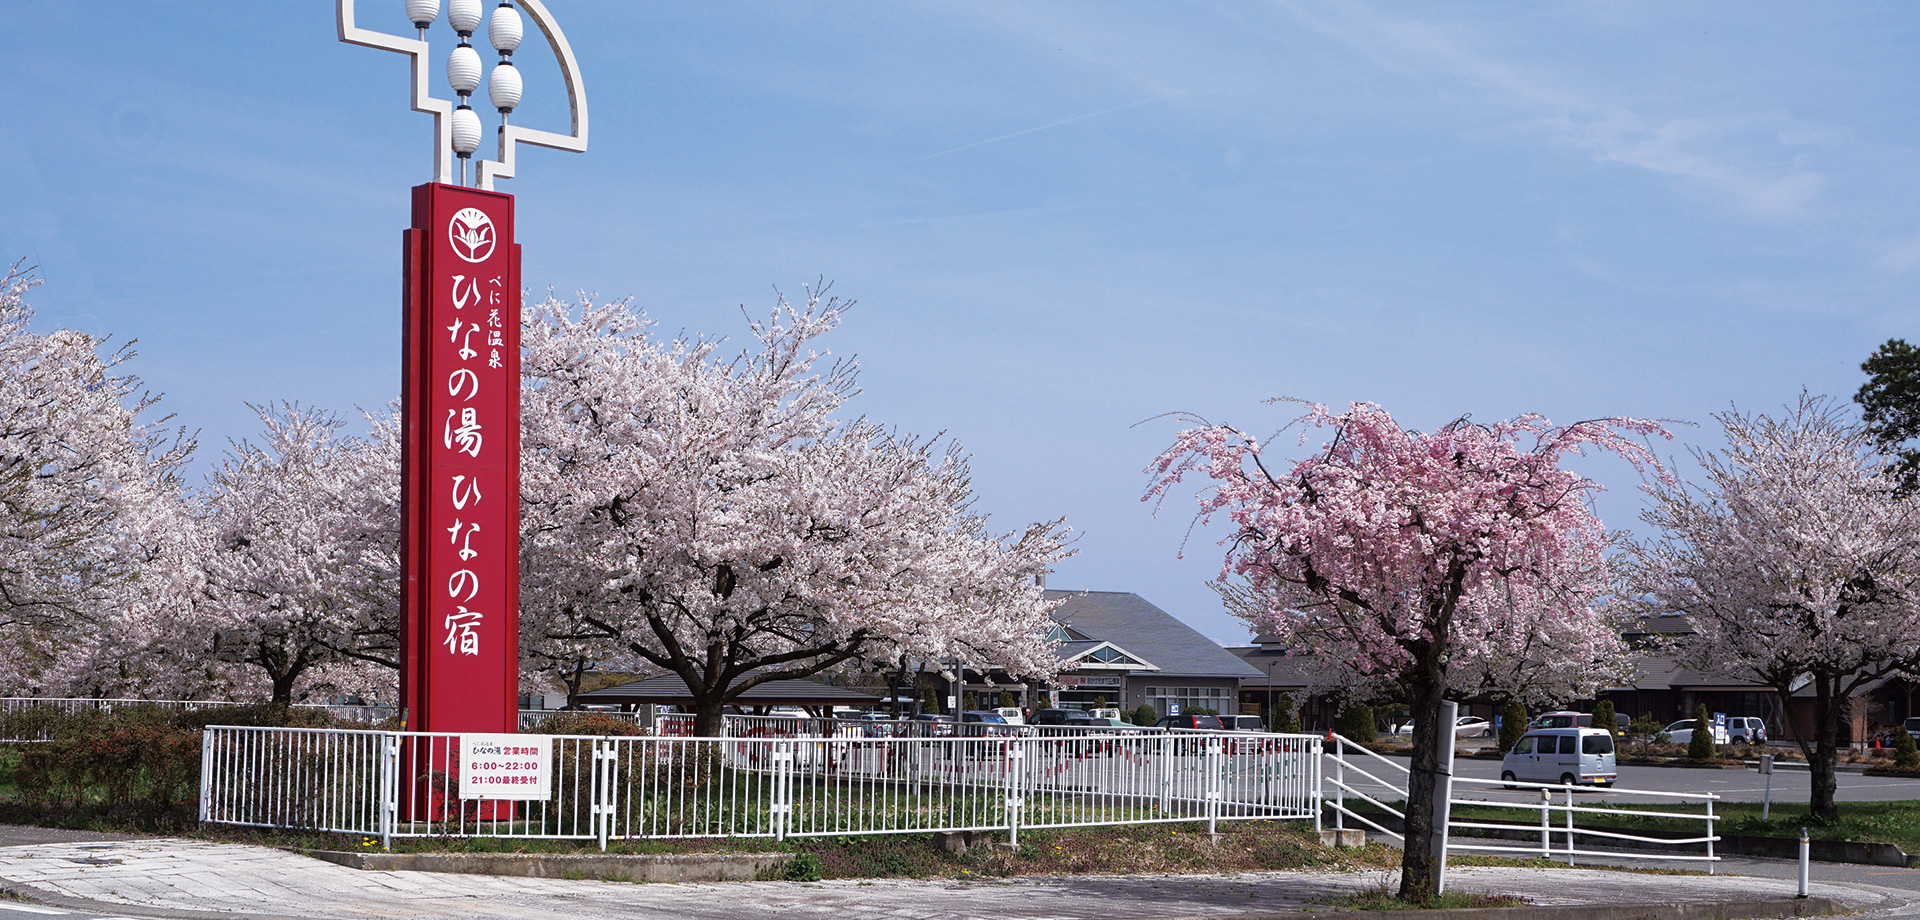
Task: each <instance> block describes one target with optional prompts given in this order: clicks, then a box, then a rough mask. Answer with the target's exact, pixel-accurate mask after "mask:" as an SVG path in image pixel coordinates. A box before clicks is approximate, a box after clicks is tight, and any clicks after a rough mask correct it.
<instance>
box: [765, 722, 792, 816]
mask: <svg viewBox="0 0 1920 920" xmlns="http://www.w3.org/2000/svg"><path fill="white" fill-rule="evenodd" d="M758 743H762V744H773V743H772V742H758ZM792 764H793V751H792V750H791V749H790V748H789V747H788V745H787V743H786V742H784V741H782V742H780V743H778V744H773V795H772V798H773V802H772V808H771V814H772V817H773V839H775V840H785V839H787V829H788V828H787V822H788V821H789V819H790V817H791V814H792V812H793V787H792V786H791V785H789V784H788V779H789V778H790V777H791V776H792V773H793V769H792Z"/></svg>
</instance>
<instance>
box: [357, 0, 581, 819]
mask: <svg viewBox="0 0 1920 920" xmlns="http://www.w3.org/2000/svg"><path fill="white" fill-rule="evenodd" d="M391 7H392V9H391V13H390V18H391V20H392V23H393V25H396V26H397V25H404V24H408V23H410V24H411V25H412V26H413V29H414V31H415V33H416V36H417V37H413V38H409V37H405V36H403V35H391V34H387V33H385V32H379V31H375V30H373V29H370V28H363V27H362V26H361V25H360V22H359V18H358V15H357V11H356V9H355V0H336V2H335V7H334V13H335V20H336V24H337V26H338V29H339V36H340V40H341V41H343V42H346V43H348V44H354V45H361V46H364V47H369V48H377V49H380V50H384V51H393V52H397V53H400V54H405V55H407V56H408V58H409V59H410V63H411V68H410V70H411V79H412V91H411V104H412V107H413V109H414V111H417V112H424V113H427V114H429V115H432V116H433V134H434V142H433V147H432V153H433V175H432V179H431V181H429V182H427V183H425V184H423V185H419V186H416V187H414V189H413V226H412V228H411V229H409V230H407V231H406V234H405V237H404V241H405V242H404V265H405V274H404V280H403V297H402V300H403V305H402V310H403V320H402V329H403V340H404V341H403V344H402V352H401V367H402V372H401V376H402V379H401V419H402V425H401V430H402V432H403V433H402V443H401V474H400V476H401V481H400V498H401V507H402V519H401V549H400V558H401V561H400V571H401V585H402V588H401V591H402V598H401V610H402V615H401V625H400V639H401V653H400V659H401V666H400V696H401V700H400V705H401V708H402V712H403V714H404V715H403V719H404V720H405V722H406V726H405V727H406V728H408V729H411V730H415V731H442V732H448V731H451V732H462V733H509V732H513V731H514V730H515V729H516V728H517V722H518V719H517V709H518V703H519V700H518V696H519V693H518V685H519V678H518V675H519V537H520V527H519V507H518V506H519V494H520V483H519V475H520V467H519V460H520V443H519V432H520V421H519V413H520V399H519V395H520V306H521V298H520V247H519V245H518V244H517V243H515V242H514V233H513V223H514V216H513V214H514V212H513V196H511V195H505V194H501V193H499V192H495V191H493V190H492V189H493V184H494V180H495V179H497V178H506V177H509V176H512V175H513V174H514V149H515V145H516V144H518V143H529V144H535V145H538V146H543V147H552V148H556V149H560V150H571V151H575V152H578V151H583V150H585V149H586V144H587V103H586V96H585V93H584V91H583V89H582V84H581V81H580V67H579V63H578V61H576V60H575V59H574V56H573V49H572V48H571V47H570V46H569V45H568V44H567V40H566V36H565V35H564V34H562V33H561V31H560V29H559V27H558V26H557V25H555V24H554V21H553V17H552V16H551V15H550V14H549V13H548V12H547V10H546V7H545V6H544V5H543V4H542V3H541V2H540V0H501V2H499V3H498V5H496V6H494V7H493V8H492V9H491V11H489V10H487V8H486V7H487V2H486V0H448V3H447V5H446V17H445V23H446V25H447V26H448V27H449V28H450V29H451V31H452V33H453V38H454V39H455V41H456V44H455V46H454V48H453V50H452V52H451V53H450V54H449V55H448V57H447V65H446V79H447V83H448V85H449V87H450V88H451V89H452V90H453V93H454V95H455V96H456V97H457V102H455V101H449V100H446V99H440V98H436V97H434V95H433V93H432V89H431V82H432V81H431V80H430V79H429V75H428V56H429V51H430V45H429V32H430V30H431V29H432V28H433V26H434V24H435V22H436V21H438V20H439V19H440V7H441V4H440V0H405V2H404V4H402V3H392V4H391ZM523 13H524V15H525V16H526V17H527V18H530V19H531V20H532V21H533V24H534V26H535V27H536V28H538V29H539V30H540V32H541V34H542V35H544V36H545V37H546V40H547V44H548V46H549V47H550V48H551V49H552V51H553V54H554V57H555V59H556V60H557V62H558V63H559V68H560V74H561V79H562V80H563V81H564V83H565V85H566V91H567V101H568V107H569V109H570V111H571V114H572V131H571V133H569V134H565V135H562V134H555V133H551V132H546V131H534V130H531V129H527V128H523V127H520V126H518V125H509V124H508V123H507V119H508V115H509V114H510V113H512V112H513V111H514V110H515V109H517V108H518V107H519V105H520V100H521V90H522V86H521V78H520V73H519V71H518V70H517V69H516V68H515V67H514V65H513V55H514V54H515V52H516V51H518V50H519V46H520V40H521V38H522V35H523V33H524V31H525V30H524V24H523V22H522V18H521V17H522V14H523ZM402 14H404V15H402ZM483 25H484V26H485V27H486V28H485V34H486V36H487V41H488V42H489V44H490V45H491V46H492V48H493V50H494V51H495V52H496V53H497V54H498V56H499V58H498V60H497V61H496V62H495V64H494V66H493V70H492V74H491V75H490V76H488V75H486V74H485V73H484V71H485V70H486V67H485V64H484V62H483V61H482V60H481V57H480V52H479V50H478V49H476V48H475V47H474V46H473V41H472V40H473V38H474V36H475V35H476V34H479V33H480V32H481V27H482V26H483ZM483 77H485V79H484V80H483ZM483 82H484V84H485V85H486V87H487V91H488V104H489V105H490V106H491V107H492V108H493V109H494V110H495V111H496V112H497V113H498V114H499V117H500V124H499V127H498V128H497V129H496V131H495V134H496V137H497V139H498V142H499V143H498V148H497V153H496V158H495V159H493V160H487V159H484V158H482V159H479V160H478V161H476V162H475V163H474V164H473V166H474V168H473V170H472V173H471V176H472V180H473V184H472V185H471V186H469V185H468V180H469V170H468V168H467V167H468V161H469V160H473V159H474V158H475V155H476V153H478V151H479V149H480V144H481V140H482V135H483V134H484V129H483V128H482V126H481V121H480V115H479V113H478V112H476V111H475V110H474V108H473V106H472V104H471V100H472V97H473V94H474V93H475V92H476V91H477V90H479V88H480V86H481V85H482V83H483ZM456 161H457V162H458V163H459V171H458V177H457V182H456V176H455V171H454V168H453V164H454V163H455V162H456ZM451 756H452V754H451V752H449V751H448V750H447V745H439V746H438V748H437V750H436V752H435V753H433V754H432V755H431V756H430V757H428V758H427V759H426V760H425V761H422V760H420V759H417V758H413V757H409V758H408V760H409V762H410V763H412V764H413V765H414V767H415V768H416V769H418V770H422V771H424V770H427V769H432V770H443V769H446V764H444V763H442V761H443V760H446V759H449V758H451ZM462 772H463V775H464V772H465V771H462ZM498 797H501V796H493V795H489V796H488V798H498ZM414 804H424V803H418V802H416V803H414ZM440 807H443V806H438V805H435V806H432V808H440ZM418 810H419V809H415V808H414V807H413V806H412V805H409V806H408V811H409V813H410V817H414V818H418V817H420V815H418V814H413V812H415V811H418ZM429 817H430V819H431V817H432V816H429Z"/></svg>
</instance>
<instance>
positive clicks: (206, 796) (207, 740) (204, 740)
mask: <svg viewBox="0 0 1920 920" xmlns="http://www.w3.org/2000/svg"><path fill="white" fill-rule="evenodd" d="M212 808H213V729H211V728H207V729H202V730H201V731H200V820H201V822H202V823H204V822H206V821H207V819H208V818H210V817H212V814H213V812H212V810H211V809H212Z"/></svg>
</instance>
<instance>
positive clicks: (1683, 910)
mask: <svg viewBox="0 0 1920 920" xmlns="http://www.w3.org/2000/svg"><path fill="white" fill-rule="evenodd" d="M1840 910H1841V908H1840V906H1839V905H1837V904H1835V903H1834V902H1833V901H1832V900H1831V899H1829V898H1789V899H1786V900H1774V901H1703V902H1697V903H1696V902H1655V903H1650V904H1590V905H1555V906H1553V907H1542V906H1540V905H1537V904H1529V905H1526V906H1524V907H1456V908H1448V909H1444V910H1419V909H1414V910H1332V909H1329V910H1324V911H1319V910H1311V911H1306V910H1303V911H1247V912H1246V913H1239V914H1208V915H1205V916H1177V917H1170V916H1166V915H1164V914H1162V915H1148V916H1143V917H1130V918H1115V920H1223V918H1224V920H1535V918H1537V917H1539V916H1540V915H1541V912H1542V911H1552V913H1553V918H1554V920H1727V918H1730V917H1740V918H1748V917H1752V918H1760V917H1816V916H1821V915H1823V914H1833V913H1838V912H1840Z"/></svg>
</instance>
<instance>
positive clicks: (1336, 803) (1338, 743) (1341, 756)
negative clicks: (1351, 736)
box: [1327, 732, 1347, 833]
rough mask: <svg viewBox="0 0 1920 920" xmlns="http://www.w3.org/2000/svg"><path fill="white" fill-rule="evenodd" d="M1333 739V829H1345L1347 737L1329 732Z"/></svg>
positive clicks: (1337, 830)
mask: <svg viewBox="0 0 1920 920" xmlns="http://www.w3.org/2000/svg"><path fill="white" fill-rule="evenodd" d="M1327 736H1328V737H1330V738H1332V739H1333V829H1334V831H1335V832H1336V833H1337V832H1339V831H1344V830H1346V829H1347V739H1346V737H1345V736H1343V735H1335V734H1333V733H1331V732H1329V733H1328V735H1327Z"/></svg>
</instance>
